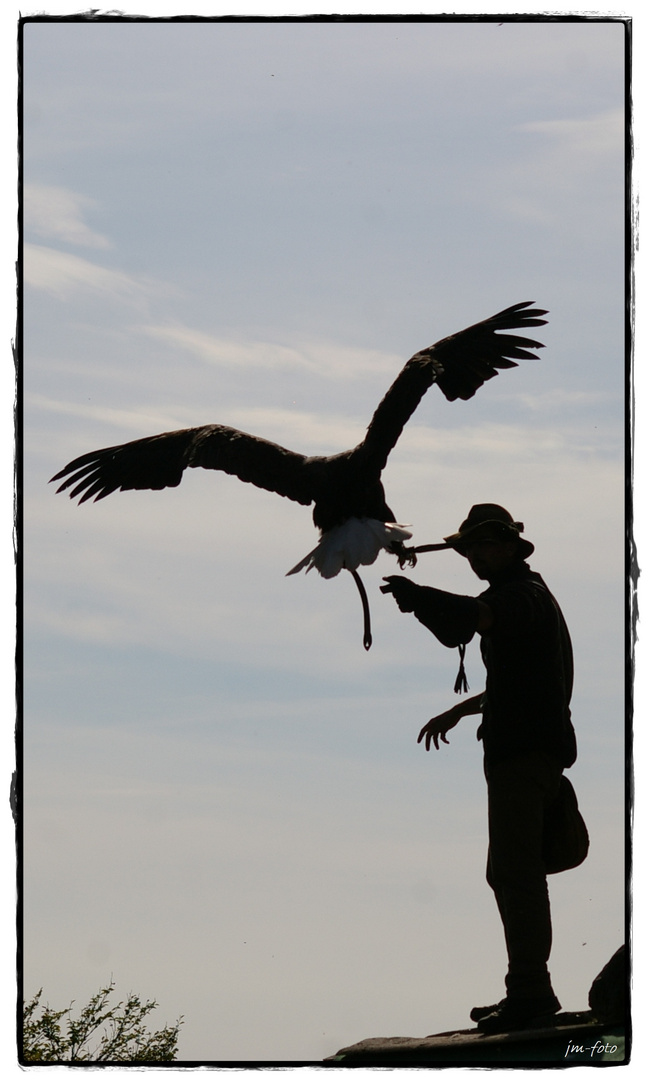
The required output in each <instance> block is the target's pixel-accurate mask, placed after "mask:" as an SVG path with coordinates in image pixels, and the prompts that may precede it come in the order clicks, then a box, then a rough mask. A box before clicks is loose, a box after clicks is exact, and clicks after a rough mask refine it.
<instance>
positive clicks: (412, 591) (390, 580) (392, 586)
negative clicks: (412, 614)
mask: <svg viewBox="0 0 648 1080" xmlns="http://www.w3.org/2000/svg"><path fill="white" fill-rule="evenodd" d="M383 581H386V582H387V584H386V585H381V586H380V591H381V592H383V593H391V594H392V596H393V597H394V600H395V601H396V603H397V604H398V606H399V608H400V609H401V611H414V603H415V600H414V597H415V595H416V593H417V592H418V591H419V589H420V585H415V584H414V582H413V581H410V579H409V578H406V577H401V575H400V574H393V575H392V576H391V577H386V578H383Z"/></svg>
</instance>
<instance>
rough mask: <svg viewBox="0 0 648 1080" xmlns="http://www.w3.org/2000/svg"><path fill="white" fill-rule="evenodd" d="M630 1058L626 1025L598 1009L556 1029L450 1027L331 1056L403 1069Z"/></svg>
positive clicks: (563, 1018) (334, 1061)
mask: <svg viewBox="0 0 648 1080" xmlns="http://www.w3.org/2000/svg"><path fill="white" fill-rule="evenodd" d="M625 1060H626V1046H625V1030H624V1027H623V1026H622V1025H610V1024H602V1023H601V1022H600V1021H598V1020H597V1019H596V1018H595V1017H594V1016H593V1015H592V1013H589V1012H588V1013H560V1014H559V1015H558V1016H557V1017H556V1018H555V1024H553V1025H552V1026H551V1027H546V1028H536V1029H530V1030H527V1031H511V1032H507V1033H505V1034H501V1035H483V1034H482V1033H481V1032H480V1031H478V1030H477V1028H469V1029H467V1030H465V1031H444V1032H441V1033H440V1034H438V1035H428V1036H426V1037H425V1038H419V1039H417V1038H408V1037H403V1036H394V1037H392V1038H375V1039H363V1040H362V1041H361V1042H358V1043H354V1044H353V1046H345V1047H344V1048H343V1049H342V1050H338V1052H337V1054H334V1055H333V1056H332V1057H329V1058H326V1059H325V1060H324V1062H323V1064H324V1065H326V1066H337V1067H338V1068H344V1069H350V1068H374V1067H376V1066H378V1067H380V1066H383V1067H387V1068H399V1067H404V1066H425V1065H453V1064H458V1063H460V1062H470V1063H472V1064H473V1065H476V1064H484V1065H489V1064H490V1065H493V1064H496V1063H497V1062H502V1063H503V1062H506V1063H507V1064H509V1065H512V1064H515V1063H519V1064H520V1065H528V1064H529V1063H530V1062H533V1061H535V1062H547V1063H549V1062H556V1063H558V1062H561V1063H562V1064H563V1065H581V1066H582V1065H593V1064H596V1065H608V1064H612V1063H614V1064H615V1065H619V1064H620V1063H621V1062H623V1061H625Z"/></svg>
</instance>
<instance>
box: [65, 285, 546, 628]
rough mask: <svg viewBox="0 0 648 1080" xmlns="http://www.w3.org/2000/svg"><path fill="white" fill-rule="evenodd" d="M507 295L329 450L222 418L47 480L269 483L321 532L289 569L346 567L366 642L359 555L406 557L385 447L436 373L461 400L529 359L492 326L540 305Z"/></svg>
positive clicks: (423, 359) (113, 486)
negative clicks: (188, 474)
mask: <svg viewBox="0 0 648 1080" xmlns="http://www.w3.org/2000/svg"><path fill="white" fill-rule="evenodd" d="M531 304H532V301H527V302H526V303H523V304H515V305H514V306H513V307H510V308H506V309H505V310H504V311H500V312H498V314H497V315H493V316H492V317H491V318H490V319H484V320H483V321H482V322H479V323H475V325H474V326H469V327H468V328H467V329H466V330H461V331H460V332H459V333H458V334H453V335H452V336H451V337H447V338H443V339H442V340H441V341H438V342H437V343H436V344H435V345H430V346H429V348H427V349H422V350H421V351H420V352H418V353H416V354H415V355H414V356H413V357H412V358H411V360H408V361H407V363H406V364H405V367H404V368H403V369H402V371H401V373H400V375H399V376H398V378H397V379H396V381H395V382H394V383H393V385H392V386H391V387H390V389H389V390H388V391H387V393H386V394H385V397H384V398H383V399H382V401H381V402H380V404H379V406H378V408H377V409H376V411H375V413H374V415H373V418H372V420H371V423H370V424H369V427H368V429H367V433H366V435H365V437H364V439H363V440H362V442H361V443H359V444H358V446H356V447H354V448H353V449H352V450H345V451H344V452H343V453H341V454H333V455H331V456H329V457H319V456H316V457H306V456H305V455H304V454H298V453H294V452H293V451H291V450H286V449H285V448H284V447H283V446H278V445H277V444H276V443H272V442H269V441H267V440H266V439H261V438H259V437H258V436H255V435H248V434H246V433H245V432H243V431H238V430H237V429H236V428H231V427H225V426H224V425H222V424H206V425H204V426H203V427H195V428H185V429H183V430H181V431H167V432H164V433H163V434H161V435H152V436H150V437H148V438H144V439H136V440H135V441H134V442H128V443H124V444H123V445H122V446H109V447H107V448H106V449H104V450H94V451H92V452H91V453H89V454H83V455H82V456H81V457H78V458H75V460H74V461H71V462H70V464H69V465H66V466H65V468H64V469H61V471H60V472H58V473H57V474H56V476H53V477H52V480H61V479H62V478H63V477H65V478H66V479H65V480H64V482H63V483H62V484H61V485H60V487H58V488H57V491H65V490H67V489H68V488H72V490H71V491H70V498H75V497H76V496H80V498H79V503H83V502H86V500H87V499H92V498H94V501H95V502H96V501H97V500H98V499H104V498H105V497H106V495H110V494H111V493H112V492H113V491H130V490H133V489H137V490H141V489H154V490H158V489H160V488H165V487H176V486H177V485H178V484H179V483H180V481H181V479H182V474H183V472H184V470H185V469H187V468H191V469H196V468H202V469H219V470H221V471H223V472H226V473H230V474H231V475H233V476H237V477H238V478H239V480H244V481H245V482H246V483H250V484H255V485H256V487H260V488H265V489H266V490H267V491H275V492H276V493H277V494H278V495H283V496H285V497H286V498H288V499H293V500H294V501H295V502H298V503H301V504H302V505H303V506H309V505H310V504H311V503H314V504H315V506H314V509H313V521H314V523H315V525H316V526H317V528H318V529H319V530H320V541H319V543H318V544H317V547H315V548H314V549H313V551H311V552H310V553H309V554H308V555H307V556H306V557H305V558H304V559H302V561H301V562H300V563H298V564H297V566H295V567H293V569H292V570H290V571H289V574H294V573H297V572H298V571H299V570H303V569H306V570H310V569H312V567H313V566H315V567H316V568H317V569H318V570H319V572H320V574H321V575H322V576H323V577H325V578H330V577H335V575H336V574H338V573H339V572H340V570H341V569H343V568H344V569H346V570H349V571H351V573H352V574H353V576H354V578H355V580H356V584H357V585H358V588H359V590H360V595H361V597H362V600H363V607H364V611H365V640H364V644H365V648H369V646H370V644H371V635H370V631H369V625H368V607H367V601H366V594H365V592H364V588H363V586H362V582H361V581H360V578H359V576H358V574H357V568H358V566H360V565H368V564H370V563H373V562H374V561H375V559H376V557H377V555H378V552H379V551H380V550H381V548H384V549H385V550H387V551H389V552H391V553H393V554H395V555H397V556H398V558H399V560H400V561H401V565H402V564H403V562H404V561H405V560H407V559H408V558H411V557H412V551H413V549H411V548H410V549H407V548H405V547H404V546H403V541H404V540H406V539H409V537H410V536H411V533H410V532H409V531H408V529H407V528H406V527H405V526H403V525H399V524H397V523H396V521H395V515H394V513H393V512H392V510H390V508H389V506H388V505H387V503H386V501H385V492H384V489H383V485H382V483H381V480H380V476H381V473H382V471H383V469H384V467H385V465H386V463H387V458H388V457H389V454H390V452H391V451H392V450H393V448H394V446H395V445H396V443H397V441H398V439H399V436H400V434H401V432H402V430H403V428H404V426H405V424H406V423H407V421H408V420H409V418H410V416H411V415H412V413H413V412H414V410H415V409H416V407H417V405H418V404H419V402H420V400H421V398H422V397H423V395H424V394H425V392H426V390H428V389H429V387H430V386H432V384H433V383H436V384H437V385H438V387H439V389H440V390H441V392H442V393H443V394H444V395H445V397H446V398H447V399H448V401H455V400H456V399H457V398H461V399H462V400H463V401H467V400H468V399H469V398H471V397H472V396H473V395H474V394H475V392H476V391H477V390H478V389H479V387H480V386H482V384H483V383H484V382H486V380H487V379H492V378H493V377H494V376H495V375H497V373H498V369H499V368H512V367H517V364H516V363H515V361H516V360H522V359H524V360H535V359H537V356H535V355H534V353H533V352H531V351H529V350H531V349H541V348H542V347H543V346H542V343H541V342H539V341H533V340H532V339H531V338H527V337H520V336H518V335H517V334H510V333H501V332H500V331H507V330H514V329H522V330H526V329H527V328H529V327H532V326H542V325H544V324H545V322H546V319H543V318H542V317H541V316H543V315H546V314H547V312H546V311H543V310H541V309H539V308H532V307H531Z"/></svg>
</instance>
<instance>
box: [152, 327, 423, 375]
mask: <svg viewBox="0 0 648 1080" xmlns="http://www.w3.org/2000/svg"><path fill="white" fill-rule="evenodd" d="M140 330H141V331H142V332H143V333H145V334H147V335H149V336H150V337H153V338H155V339H156V340H158V341H161V342H163V343H164V344H166V345H168V346H169V347H171V348H174V349H175V348H178V347H180V348H183V349H186V350H187V351H188V352H189V353H191V355H192V356H195V357H196V358H198V359H199V360H202V361H204V362H205V363H208V364H214V365H219V366H223V367H237V368H240V367H249V368H259V369H261V368H263V369H265V370H292V371H307V372H311V373H313V374H315V375H320V376H323V377H325V378H335V379H340V378H341V379H356V378H363V377H365V376H366V375H367V374H369V373H378V374H385V375H392V376H394V377H395V376H396V375H397V374H398V371H399V370H400V367H401V366H402V363H403V358H402V357H398V356H395V355H390V354H389V353H384V352H380V351H378V350H376V349H358V348H355V349H354V348H350V347H349V346H342V345H338V344H336V343H332V342H331V343H328V342H300V343H298V344H296V345H294V346H289V345H280V344H277V343H276V342H270V341H244V340H233V339H226V338H222V337H218V336H215V335H213V334H208V333H205V332H204V331H202V330H197V329H194V328H193V327H190V326H184V325H182V324H179V323H177V324H172V325H159V326H156V325H150V326H142V327H140Z"/></svg>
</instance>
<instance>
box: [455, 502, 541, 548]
mask: <svg viewBox="0 0 648 1080" xmlns="http://www.w3.org/2000/svg"><path fill="white" fill-rule="evenodd" d="M485 525H488V526H490V527H492V528H494V529H495V530H496V531H498V532H501V535H502V539H503V540H517V541H518V545H519V547H518V550H519V553H520V555H521V557H522V558H523V559H528V557H529V555H532V554H533V552H534V551H535V547H534V546H533V544H532V543H531V541H530V540H523V539H522V537H521V536H520V533H522V532H524V525H523V524H522V522H521V521H513V518H512V517H511V515H510V514H509V512H508V510H505V509H504V507H503V506H497V504H496V503H477V504H476V505H475V506H473V507H472V508H471V510H470V513H469V514H468V517H467V518H466V520H465V521H462V522H461V525H460V526H459V530H458V531H457V532H456V533H452V535H451V536H444V538H443V539H444V540H445V542H446V544H447V545H448V547H451V548H454V549H455V551H458V552H459V554H460V555H465V554H466V553H465V551H462V546H463V545H464V544H465V543H466V541H467V540H468V538H469V537H470V536H472V535H473V534H474V533H475V532H476V531H477V529H481V528H482V527H483V526H485Z"/></svg>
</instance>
